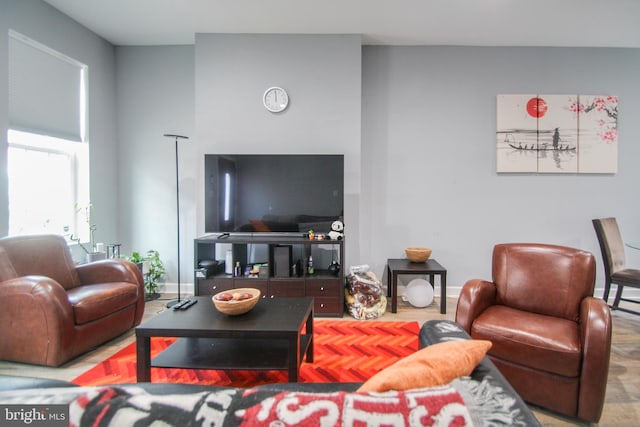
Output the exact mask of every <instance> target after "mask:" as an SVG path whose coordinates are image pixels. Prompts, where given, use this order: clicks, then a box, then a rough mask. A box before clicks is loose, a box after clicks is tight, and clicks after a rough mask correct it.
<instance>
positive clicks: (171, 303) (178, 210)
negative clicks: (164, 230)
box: [164, 133, 189, 307]
mask: <svg viewBox="0 0 640 427" xmlns="http://www.w3.org/2000/svg"><path fill="white" fill-rule="evenodd" d="M164 136H166V137H168V138H175V141H176V222H177V231H178V299H177V300H173V301H169V302H168V303H167V307H173V306H174V305H176V304H178V303H180V302H181V299H180V180H179V178H180V175H178V140H179V139H189V137H187V136H184V135H176V134H171V133H165V134H164Z"/></svg>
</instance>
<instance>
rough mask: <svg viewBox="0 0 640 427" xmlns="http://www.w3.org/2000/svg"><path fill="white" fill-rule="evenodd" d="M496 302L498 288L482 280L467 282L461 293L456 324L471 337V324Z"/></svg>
mask: <svg viewBox="0 0 640 427" xmlns="http://www.w3.org/2000/svg"><path fill="white" fill-rule="evenodd" d="M495 300H496V286H495V285H494V284H493V283H491V282H488V281H486V280H482V279H471V280H469V281H467V283H465V284H464V286H463V287H462V291H460V297H459V298H458V305H457V307H456V323H457V324H458V325H460V327H461V328H462V329H464V330H465V331H466V332H467V333H468V334H469V335H471V324H472V323H473V321H474V320H475V318H476V317H478V316H479V315H480V313H482V312H483V311H484V310H486V309H487V307H489V306H491V305H493V304H494V303H495Z"/></svg>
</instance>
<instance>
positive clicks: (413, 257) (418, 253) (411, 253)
mask: <svg viewBox="0 0 640 427" xmlns="http://www.w3.org/2000/svg"><path fill="white" fill-rule="evenodd" d="M404 252H405V253H406V254H407V259H408V260H409V261H411V262H427V260H428V259H429V257H430V256H431V248H423V247H418V246H410V247H408V248H406V249H405V250H404Z"/></svg>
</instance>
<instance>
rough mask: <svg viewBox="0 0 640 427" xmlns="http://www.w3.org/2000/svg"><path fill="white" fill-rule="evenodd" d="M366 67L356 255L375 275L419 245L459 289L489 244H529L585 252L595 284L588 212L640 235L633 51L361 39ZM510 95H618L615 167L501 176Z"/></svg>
mask: <svg viewBox="0 0 640 427" xmlns="http://www.w3.org/2000/svg"><path fill="white" fill-rule="evenodd" d="M362 68H363V100H362V108H363V113H362V129H363V132H362V158H363V174H362V182H363V198H362V204H361V210H362V212H369V215H362V216H361V217H360V220H361V221H362V222H363V225H362V230H363V233H362V237H361V240H362V243H361V245H362V247H363V248H368V249H369V250H367V251H363V253H362V261H366V262H370V263H372V264H374V265H375V267H376V268H375V270H376V271H377V273H382V271H383V267H384V262H385V260H386V258H388V257H402V256H403V249H404V247H405V246H409V245H424V246H429V247H431V248H433V255H432V256H433V257H434V258H435V259H437V260H438V261H440V262H441V263H442V264H443V265H444V266H445V267H446V268H447V269H448V273H449V277H448V278H449V283H450V284H451V285H452V286H460V285H462V284H463V283H464V281H465V280H467V279H469V278H472V277H483V278H490V277H491V276H490V273H491V251H492V248H493V245H494V244H495V243H497V242H512V241H535V242H547V243H556V244H563V245H569V246H575V247H578V248H584V249H587V250H590V251H592V252H593V253H594V254H596V256H597V260H598V270H599V271H598V281H599V282H598V285H599V286H600V285H601V284H602V264H601V258H600V252H599V248H598V246H597V241H596V238H595V234H594V231H593V227H592V225H591V219H592V218H596V217H601V216H616V217H617V218H618V221H619V224H620V227H621V228H622V232H623V234H624V236H625V237H627V238H628V239H635V240H638V241H640V221H638V212H639V211H640V203H639V199H638V197H637V184H638V183H639V182H640V168H638V162H639V161H640V144H638V140H639V139H640V121H639V120H638V119H637V118H638V117H640V85H639V84H638V75H639V74H640V50H638V49H596V48H593V49H590V48H582V49H569V48H479V47H374V46H367V47H364V48H363V66H362ZM509 93H541V94H567V93H568V94H595V95H599V94H611V95H618V96H619V97H620V116H619V131H620V136H619V169H618V170H619V172H618V173H617V174H615V175H577V174H572V175H534V174H512V175H509V174H497V173H496V172H495V170H496V151H495V126H496V95H497V94H509ZM365 230H366V231H365ZM633 252H634V251H633V250H629V251H628V255H629V261H632V260H633V259H634V257H635V259H636V260H637V255H638V254H637V252H640V251H636V253H633ZM636 265H637V264H636Z"/></svg>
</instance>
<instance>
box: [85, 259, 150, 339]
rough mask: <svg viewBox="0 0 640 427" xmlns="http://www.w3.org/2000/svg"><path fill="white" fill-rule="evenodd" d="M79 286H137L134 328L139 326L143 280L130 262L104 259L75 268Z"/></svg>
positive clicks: (142, 308) (141, 311) (142, 300)
mask: <svg viewBox="0 0 640 427" xmlns="http://www.w3.org/2000/svg"><path fill="white" fill-rule="evenodd" d="M76 271H77V272H78V276H79V277H80V284H81V285H91V284H96V283H109V282H128V283H135V284H136V285H137V286H138V295H139V298H138V303H137V304H136V314H135V319H134V326H135V325H139V324H140V322H141V320H142V315H143V313H144V298H145V294H146V291H145V288H144V278H143V277H142V272H141V271H140V269H139V268H138V266H136V265H135V264H134V263H132V262H131V261H127V260H125V259H121V258H116V259H105V260H102V261H96V262H90V263H87V264H82V265H79V266H77V267H76Z"/></svg>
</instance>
